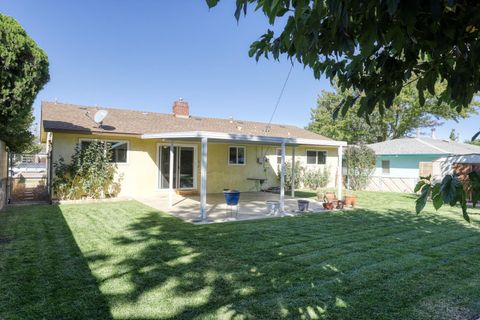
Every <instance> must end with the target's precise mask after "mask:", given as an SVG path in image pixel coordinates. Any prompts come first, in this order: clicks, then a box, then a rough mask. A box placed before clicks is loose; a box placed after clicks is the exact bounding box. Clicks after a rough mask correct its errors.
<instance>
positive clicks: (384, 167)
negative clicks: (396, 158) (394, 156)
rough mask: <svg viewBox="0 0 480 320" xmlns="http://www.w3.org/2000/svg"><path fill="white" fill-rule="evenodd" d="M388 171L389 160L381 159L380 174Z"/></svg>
mask: <svg viewBox="0 0 480 320" xmlns="http://www.w3.org/2000/svg"><path fill="white" fill-rule="evenodd" d="M389 173H390V160H382V174H389Z"/></svg>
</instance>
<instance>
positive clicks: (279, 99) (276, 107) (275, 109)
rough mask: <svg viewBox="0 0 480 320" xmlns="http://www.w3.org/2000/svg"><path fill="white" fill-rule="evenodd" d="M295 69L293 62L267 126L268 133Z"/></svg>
mask: <svg viewBox="0 0 480 320" xmlns="http://www.w3.org/2000/svg"><path fill="white" fill-rule="evenodd" d="M292 70H293V62H292V65H291V66H290V70H288V74H287V78H286V79H285V82H284V83H283V87H282V90H280V94H279V96H278V99H277V103H276V104H275V108H274V109H273V112H272V115H271V116H270V120H269V121H268V124H267V126H266V127H265V131H264V132H265V133H267V132H268V131H269V130H270V125H271V124H272V120H273V117H274V116H275V112H277V109H278V105H279V104H280V101H281V100H282V96H283V92H284V91H285V87H286V86H287V82H288V79H289V78H290V74H291V73H292Z"/></svg>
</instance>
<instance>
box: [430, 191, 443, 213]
mask: <svg viewBox="0 0 480 320" xmlns="http://www.w3.org/2000/svg"><path fill="white" fill-rule="evenodd" d="M432 202H433V207H434V208H435V210H438V209H440V208H441V207H442V206H443V199H442V196H441V195H440V194H437V195H436V196H435V197H432Z"/></svg>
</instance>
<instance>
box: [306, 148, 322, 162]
mask: <svg viewBox="0 0 480 320" xmlns="http://www.w3.org/2000/svg"><path fill="white" fill-rule="evenodd" d="M326 161H327V151H318V150H307V164H325V163H326Z"/></svg>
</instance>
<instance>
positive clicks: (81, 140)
mask: <svg viewBox="0 0 480 320" xmlns="http://www.w3.org/2000/svg"><path fill="white" fill-rule="evenodd" d="M83 141H86V142H88V141H90V142H92V141H97V142H122V143H126V144H127V159H126V161H125V162H110V163H115V164H117V165H119V166H124V165H127V164H128V163H129V158H130V141H128V140H115V139H84V138H80V139H78V143H79V144H80V148H81V147H82V142H83Z"/></svg>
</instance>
